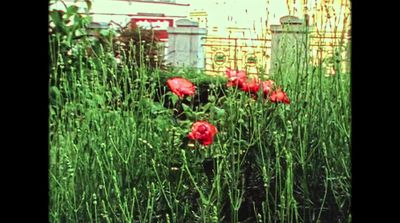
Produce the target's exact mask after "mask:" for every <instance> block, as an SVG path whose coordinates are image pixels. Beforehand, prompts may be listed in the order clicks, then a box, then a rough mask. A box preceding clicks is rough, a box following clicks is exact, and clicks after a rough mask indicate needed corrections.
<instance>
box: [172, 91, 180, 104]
mask: <svg viewBox="0 0 400 223" xmlns="http://www.w3.org/2000/svg"><path fill="white" fill-rule="evenodd" d="M171 100H172V104H174V105H176V102H177V101H178V100H179V97H178V96H177V95H176V94H172V95H171Z"/></svg>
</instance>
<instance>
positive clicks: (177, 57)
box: [166, 19, 207, 69]
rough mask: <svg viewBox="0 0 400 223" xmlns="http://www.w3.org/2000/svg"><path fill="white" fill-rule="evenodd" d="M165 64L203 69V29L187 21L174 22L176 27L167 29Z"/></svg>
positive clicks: (204, 32)
mask: <svg viewBox="0 0 400 223" xmlns="http://www.w3.org/2000/svg"><path fill="white" fill-rule="evenodd" d="M167 32H168V53H167V58H166V60H167V63H170V64H171V65H172V66H177V67H178V66H179V67H182V66H185V67H193V68H198V69H204V58H205V57H204V50H203V45H202V44H203V41H204V40H203V38H202V37H204V36H206V34H207V30H206V29H205V28H199V27H198V23H197V22H192V21H190V20H188V19H180V20H177V21H176V27H168V30H167Z"/></svg>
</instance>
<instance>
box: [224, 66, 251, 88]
mask: <svg viewBox="0 0 400 223" xmlns="http://www.w3.org/2000/svg"><path fill="white" fill-rule="evenodd" d="M225 73H226V76H227V77H228V84H227V86H228V87H231V86H238V87H241V86H242V85H243V83H244V82H246V79H247V76H246V72H244V71H242V70H241V71H234V70H231V69H230V68H228V69H226V71H225Z"/></svg>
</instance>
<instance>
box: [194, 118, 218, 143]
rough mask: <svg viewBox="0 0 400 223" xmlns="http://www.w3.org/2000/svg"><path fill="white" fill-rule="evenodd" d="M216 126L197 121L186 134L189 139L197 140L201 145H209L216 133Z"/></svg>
mask: <svg viewBox="0 0 400 223" xmlns="http://www.w3.org/2000/svg"><path fill="white" fill-rule="evenodd" d="M217 132H218V130H217V128H216V127H215V126H214V125H212V124H210V123H208V122H205V121H197V122H195V123H193V125H192V132H190V133H189V134H188V137H189V139H194V140H197V141H199V143H200V144H202V145H205V146H206V145H210V144H212V143H213V141H214V135H215V134H217Z"/></svg>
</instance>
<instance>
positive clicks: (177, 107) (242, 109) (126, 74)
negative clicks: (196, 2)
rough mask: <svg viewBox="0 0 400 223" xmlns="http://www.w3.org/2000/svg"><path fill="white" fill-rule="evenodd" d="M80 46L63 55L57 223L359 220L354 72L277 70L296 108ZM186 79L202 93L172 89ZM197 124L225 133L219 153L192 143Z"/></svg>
mask: <svg viewBox="0 0 400 223" xmlns="http://www.w3.org/2000/svg"><path fill="white" fill-rule="evenodd" d="M71 10H72V9H71ZM72 12H73V10H72V11H71V13H72ZM65 18H67V17H65ZM68 18H70V17H68ZM60 27H62V25H60ZM60 30H62V28H60ZM69 35H75V34H70V33H68V32H65V33H64V34H62V31H60V33H59V34H54V36H53V37H54V38H53V37H51V38H50V45H51V46H52V47H53V48H56V49H64V48H65V49H68V48H67V47H66V46H67V45H63V44H64V43H62V41H66V39H68V36H69ZM102 35H104V36H105V37H107V38H108V39H112V38H113V37H112V35H113V34H112V33H103V34H102ZM107 35H109V36H107ZM61 36H66V39H63V37H61ZM73 39H74V38H71V42H70V43H69V44H70V47H71V49H72V51H73V53H72V55H71V56H69V55H67V54H65V52H64V51H62V50H51V55H52V58H53V59H52V62H51V81H50V86H49V91H50V94H49V97H50V105H49V106H50V117H49V129H50V132H49V133H50V134H49V140H50V142H49V143H50V150H49V152H50V160H49V161H50V169H49V181H50V203H49V206H50V211H49V215H50V219H49V220H50V222H256V221H257V222H319V221H320V222H329V221H334V222H349V221H350V220H349V219H351V214H350V191H351V171H350V166H351V160H350V129H351V128H350V127H351V126H350V121H351V120H350V118H351V110H350V108H351V107H350V80H349V74H342V73H340V72H338V73H337V75H335V76H326V75H325V73H324V70H323V69H322V67H316V68H312V67H307V69H306V68H304V70H300V71H298V72H295V73H277V74H275V75H274V76H273V77H272V79H274V80H275V81H276V82H277V84H278V85H280V86H282V87H283V88H284V90H285V92H287V94H288V95H289V98H290V99H291V104H290V105H284V104H273V103H271V102H269V101H268V100H264V99H263V98H262V97H259V98H258V99H256V100H255V99H253V98H251V97H249V95H248V94H247V93H245V92H242V91H240V90H238V89H236V88H226V81H227V80H226V78H225V77H210V76H207V75H205V74H203V73H201V72H197V71H194V70H179V69H177V70H164V71H160V70H159V69H157V68H155V69H148V67H146V66H144V67H132V66H130V65H129V64H127V63H121V64H118V63H116V62H115V60H114V59H113V57H114V54H113V51H112V49H110V48H107V47H100V48H99V49H97V50H95V51H94V52H95V55H94V56H92V57H87V56H86V55H87V51H86V49H87V48H86V47H87V46H92V45H90V44H89V43H90V41H89V40H87V39H86V40H85V41H83V40H84V39H85V38H81V41H72V40H73ZM61 43H62V44H61ZM65 44H66V43H65ZM88 44H89V45H88ZM99 46H103V45H101V44H100V45H99ZM67 51H68V50H67ZM285 59H286V60H289V61H290V60H291V59H293V58H290V57H289V58H285ZM68 60H71V63H68ZM62 64H64V65H62ZM62 66H63V67H62ZM303 67H306V66H303ZM67 68H68V69H67ZM174 76H180V77H184V78H187V79H189V80H191V81H192V82H193V83H195V84H196V87H197V89H196V92H197V93H196V95H194V96H192V97H189V98H184V99H179V98H178V97H177V96H176V95H174V94H172V93H171V92H169V91H168V88H167V87H166V86H165V82H166V80H167V79H168V78H170V77H174ZM160 89H161V90H162V91H160ZM160 92H161V93H160ZM204 95H206V98H207V100H204V101H202V103H200V104H196V101H197V100H198V98H199V97H202V96H204ZM156 99H157V100H156ZM169 100H171V101H172V105H171V106H170V107H169V106H166V104H167V102H168V101H169ZM183 116H186V117H185V118H183ZM196 120H207V121H208V122H210V123H213V124H214V125H216V126H217V129H218V134H217V135H216V138H215V141H214V143H213V144H212V145H210V146H208V147H205V146H201V145H200V144H198V143H195V142H191V141H189V140H188V138H187V137H186V136H187V134H188V133H189V131H190V128H191V124H192V123H193V122H194V121H196Z"/></svg>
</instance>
